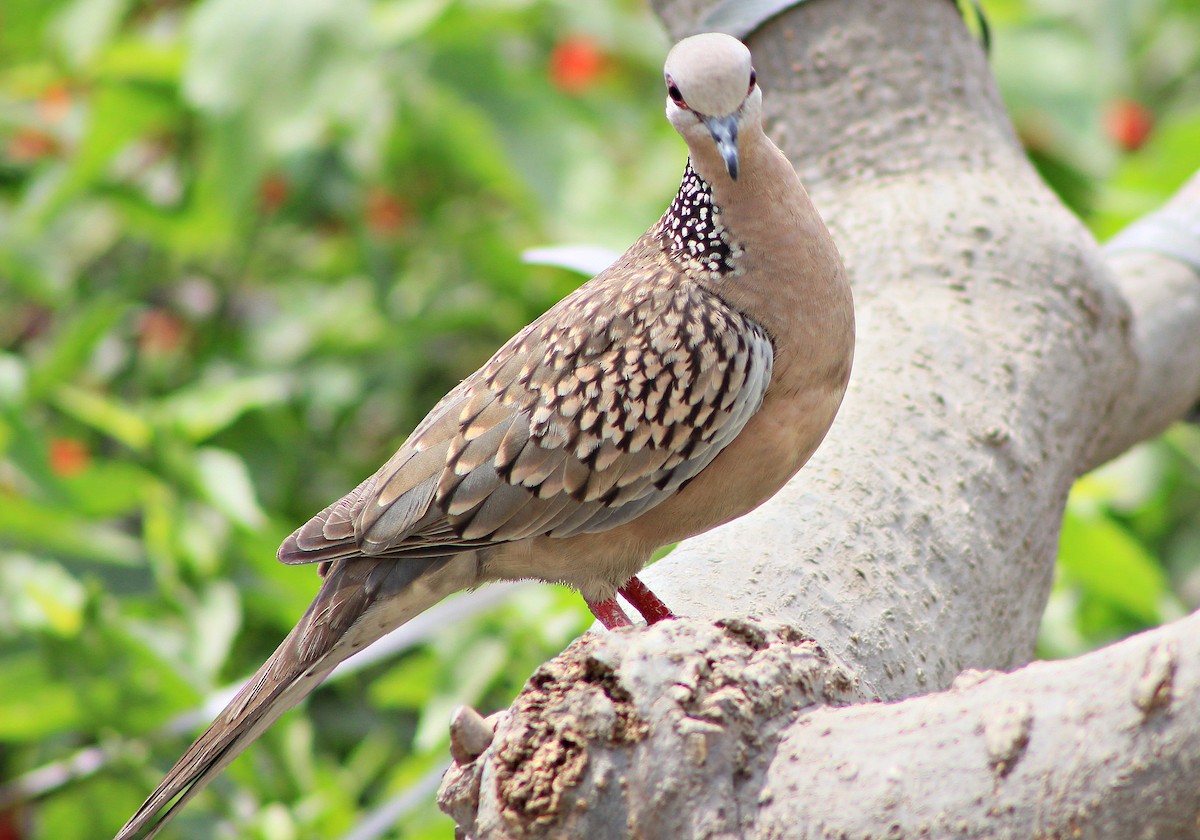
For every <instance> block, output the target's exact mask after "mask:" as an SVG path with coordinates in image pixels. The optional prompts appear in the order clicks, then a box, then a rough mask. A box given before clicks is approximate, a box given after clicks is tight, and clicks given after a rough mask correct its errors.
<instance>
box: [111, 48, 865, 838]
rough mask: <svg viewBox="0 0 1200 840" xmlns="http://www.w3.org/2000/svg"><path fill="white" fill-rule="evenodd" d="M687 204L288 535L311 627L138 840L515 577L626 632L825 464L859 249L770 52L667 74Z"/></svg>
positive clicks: (680, 60)
mask: <svg viewBox="0 0 1200 840" xmlns="http://www.w3.org/2000/svg"><path fill="white" fill-rule="evenodd" d="M665 73H666V81H667V90H668V94H669V100H668V103H667V116H668V118H669V119H670V121H671V123H672V124H673V125H674V126H675V127H676V129H677V130H678V131H679V133H680V134H681V135H682V136H683V138H684V139H685V140H686V141H687V144H688V150H689V152H690V161H689V164H688V167H687V169H686V171H685V173H684V178H683V182H682V184H681V186H680V190H679V193H678V194H677V196H676V198H675V200H674V201H673V202H672V204H671V207H670V208H669V209H668V211H667V212H666V214H664V216H663V217H662V219H660V220H659V222H658V223H657V224H656V225H655V226H654V227H652V228H651V229H650V230H649V231H648V232H647V233H646V234H645V235H644V236H642V237H641V238H640V239H639V240H638V241H637V242H636V243H634V244H633V246H632V247H630V249H629V250H628V251H627V252H626V253H625V254H624V255H623V256H622V257H621V259H620V260H618V261H617V262H616V263H615V264H613V265H612V266H611V267H610V268H608V269H606V270H605V271H604V272H602V273H601V274H600V275H598V276H597V277H595V278H594V279H592V280H591V281H589V282H588V283H586V284H584V285H583V286H582V287H580V288H579V289H578V290H577V291H576V292H574V293H573V294H571V295H569V296H568V297H566V298H565V299H563V300H562V301H561V302H559V303H558V304H557V305H556V306H554V307H553V308H552V309H550V310H549V311H548V312H547V313H546V314H545V315H543V316H542V317H541V318H539V319H538V320H537V321H535V322H534V323H532V324H530V325H529V326H528V327H526V328H525V329H524V330H522V331H521V332H520V333H518V334H517V335H516V336H515V337H513V338H512V339H511V340H510V341H509V342H508V343H507V344H505V345H504V346H503V347H502V348H500V350H499V351H498V352H497V353H496V355H495V356H493V357H492V358H491V359H490V360H489V361H488V362H487V364H485V365H484V366H483V367H482V368H481V369H480V370H479V371H477V372H476V373H474V374H473V375H471V376H470V377H468V378H467V379H466V380H464V381H463V382H462V383H461V384H460V385H459V386H458V387H457V388H455V389H454V390H453V391H451V392H450V393H449V394H447V395H446V397H445V398H443V399H442V401H441V402H439V403H438V405H437V406H435V407H434V409H433V410H432V411H431V412H430V413H429V415H428V416H427V417H426V418H425V420H424V421H422V422H421V424H420V425H419V426H418V427H417V428H416V430H415V431H414V432H413V433H412V435H411V436H410V437H409V439H408V440H407V441H406V442H405V444H404V445H403V446H401V447H400V449H399V451H398V452H396V454H395V455H393V456H392V458H391V459H390V460H389V461H388V462H387V463H386V464H384V465H383V467H382V468H380V470H379V471H378V472H376V473H375V475H373V476H371V477H370V478H368V479H367V480H366V481H364V482H363V483H362V484H360V485H359V486H358V487H356V488H355V489H354V490H353V491H351V492H350V493H349V494H347V495H346V496H345V497H343V498H342V499H339V500H338V501H337V502H335V503H334V504H332V505H330V506H329V507H328V508H326V509H325V510H324V511H322V512H321V513H320V514H318V515H317V516H315V517H314V518H313V519H312V520H311V521H309V522H308V523H307V524H305V525H304V526H302V527H301V528H299V529H298V530H297V531H296V532H295V533H294V534H292V536H290V537H288V539H287V540H285V541H284V543H283V546H282V547H281V548H280V550H279V559H280V560H281V561H283V562H284V563H288V564H300V563H320V564H322V569H323V571H324V573H325V577H324V581H323V583H322V585H321V588H320V591H319V592H318V594H317V596H316V599H315V600H314V602H313V604H312V605H311V606H310V607H309V609H308V611H307V612H306V613H305V615H304V616H303V617H302V618H301V619H300V622H299V623H298V624H297V626H296V628H295V629H294V630H293V631H292V633H291V634H289V636H288V637H287V639H285V640H284V642H283V644H282V645H280V647H279V649H278V650H277V651H276V652H275V653H274V654H273V655H272V656H271V658H270V659H269V660H268V661H267V663H266V664H265V665H263V667H262V668H261V669H260V671H259V672H258V674H256V675H255V676H254V677H253V678H252V679H251V680H250V682H249V683H247V685H246V686H245V687H244V688H243V689H242V690H241V692H239V694H238V695H237V696H236V697H235V698H234V700H233V701H232V702H231V703H230V704H229V706H228V707H227V708H226V709H225V710H224V711H223V712H222V713H221V715H220V716H219V717H218V719H217V720H216V721H215V722H214V723H213V724H212V726H211V727H209V729H208V730H207V731H206V732H205V733H204V734H203V735H202V736H201V737H200V738H199V739H198V740H197V741H196V743H195V744H193V745H192V746H191V747H190V748H189V749H188V751H187V752H186V753H185V754H184V756H183V758H181V759H180V761H179V763H178V764H176V766H175V767H174V768H172V770H171V771H170V773H169V774H168V775H167V777H166V779H165V780H164V781H163V782H162V784H161V785H159V787H158V789H157V790H156V791H155V792H154V793H153V794H151V796H150V798H149V799H147V800H146V802H145V804H144V805H143V806H142V808H141V809H140V810H139V811H138V813H137V814H135V815H134V816H133V818H132V819H130V821H129V823H128V824H126V826H125V827H124V828H123V829H122V830H121V832H120V834H119V835H118V840H127V838H133V837H139V836H146V837H150V836H153V835H154V834H155V833H157V831H158V829H159V828H160V827H161V825H162V823H163V822H165V821H166V820H167V819H169V818H170V817H171V816H172V815H173V814H174V812H175V811H176V810H177V809H178V808H179V807H181V806H182V805H183V804H184V803H185V802H186V801H187V800H189V799H190V798H191V797H192V796H194V795H195V794H196V793H197V792H198V791H199V790H200V789H201V788H202V787H203V786H204V785H205V784H207V783H208V781H209V780H211V779H212V777H214V776H215V775H216V774H217V773H219V772H220V771H221V770H222V769H223V768H224V767H225V766H226V764H228V763H229V761H231V760H232V759H233V757H235V756H236V755H237V754H238V753H240V752H241V750H243V749H244V748H245V747H246V745H247V744H248V743H249V742H250V741H251V740H253V739H254V738H255V737H257V736H258V734H259V733H261V732H262V730H263V729H265V728H266V727H267V726H269V725H270V724H271V723H272V722H273V721H274V720H275V719H276V718H277V717H278V716H279V715H280V714H282V713H283V711H285V710H286V709H288V708H290V707H291V706H292V705H294V704H295V703H296V702H298V701H299V700H300V699H301V698H303V697H304V696H305V695H307V694H308V693H309V692H310V691H311V690H312V689H313V688H314V687H315V686H316V685H317V684H318V683H319V682H320V681H321V680H322V679H324V678H325V676H327V675H328V673H329V672H330V671H331V670H332V669H333V667H334V666H335V665H337V664H338V663H339V662H341V661H342V660H343V659H345V658H346V657H348V656H349V655H351V654H352V653H354V652H355V651H357V650H359V649H361V648H362V647H365V646H366V645H368V644H371V643H372V642H374V641H375V640H376V639H378V638H379V637H381V636H383V635H384V634H386V633H387V632H389V631H391V630H392V629H394V628H395V627H397V626H398V625H400V624H402V623H403V622H405V621H407V620H408V619H410V618H412V617H413V616H414V615H416V614H417V613H418V612H420V611H422V610H424V609H426V608H428V607H429V606H431V605H432V604H434V603H436V602H437V601H439V600H441V599H442V598H444V597H445V596H447V595H449V594H451V593H453V592H456V591H459V590H461V589H465V588H468V587H472V586H477V585H479V584H482V583H485V582H488V581H493V580H502V579H515V578H539V579H542V580H547V581H557V582H562V583H566V584H568V585H570V586H573V587H575V588H577V589H578V590H579V591H580V592H581V593H582V595H583V596H584V598H585V600H586V601H587V602H588V604H589V606H591V607H592V609H593V611H594V612H595V613H596V614H597V616H599V617H600V618H601V619H602V620H603V621H604V622H605V624H606V625H608V626H612V625H614V624H620V623H628V619H626V618H625V616H624V614H623V613H622V612H621V610H620V608H619V607H618V606H617V605H616V602H615V601H614V600H613V597H614V595H615V593H616V592H617V590H618V589H620V590H621V591H622V592H623V593H625V594H626V596H627V598H628V599H629V600H630V601H631V602H632V603H634V604H635V606H637V607H638V608H639V610H641V611H642V612H643V614H644V615H646V616H647V617H648V618H650V619H655V618H659V617H662V616H664V615H666V614H669V613H667V611H666V609H665V607H663V605H662V604H661V602H658V601H657V599H654V598H653V596H652V595H650V594H649V592H648V590H645V588H644V586H643V585H642V584H640V582H638V581H637V580H636V578H635V577H634V575H635V574H636V573H637V572H638V570H640V569H641V568H642V566H643V565H644V564H645V563H646V562H647V561H648V560H649V558H650V555H651V553H652V552H653V551H654V549H656V548H657V547H659V546H661V545H664V544H667V543H671V542H675V541H678V540H680V539H683V538H685V537H688V536H691V535H694V534H696V533H699V532H701V531H704V530H707V529H709V528H712V527H713V526H715V525H718V524H720V523H722V522H726V521H728V520H730V519H732V518H734V517H736V516H740V515H741V514H743V513H745V512H747V511H749V510H751V509H752V508H754V507H755V506H757V505H758V504H760V503H762V502H763V501H765V500H766V499H767V498H769V497H770V496H771V495H773V494H774V493H775V492H776V491H777V490H778V489H779V488H780V487H781V486H782V485H783V484H784V483H785V482H786V481H787V480H788V478H790V477H791V476H792V475H793V474H794V473H795V472H796V470H798V469H799V468H800V467H801V466H802V465H803V464H804V462H805V461H806V460H807V459H808V458H809V456H810V455H811V454H812V452H813V451H814V450H815V449H816V447H817V445H818V444H819V443H820V441H821V439H822V438H823V437H824V435H825V432H826V431H827V430H828V428H829V425H830V423H832V421H833V417H834V414H835V413H836V411H837V407H838V405H839V404H840V402H841V399H842V395H843V393H844V392H845V389H846V384H847V381H848V378H849V373H850V361H851V355H852V352H853V343H854V319H853V309H852V305H851V299H850V291H849V286H848V284H847V282H846V277H845V273H844V270H843V268H842V265H841V261H840V259H839V257H838V254H837V250H836V249H835V247H834V245H833V242H832V241H831V239H830V237H829V234H828V231H827V230H826V229H825V226H824V224H823V223H822V222H821V219H820V217H819V216H818V214H817V212H816V210H815V209H814V208H813V206H812V204H811V202H810V201H809V199H808V196H807V195H806V194H805V192H804V189H803V187H802V186H801V185H800V182H799V180H798V178H797V177H796V173H795V171H794V170H793V169H792V167H791V165H790V164H789V163H788V162H787V160H786V159H785V158H784V157H783V155H782V154H781V153H780V152H779V150H778V149H777V148H775V146H774V145H773V144H772V143H771V142H770V141H769V140H768V139H767V138H766V136H765V135H764V134H763V131H762V125H761V120H762V117H761V101H762V100H761V93H760V91H759V88H758V87H757V85H756V83H755V79H754V71H753V69H752V68H751V66H750V54H749V52H748V51H747V50H746V48H745V47H744V46H743V45H742V44H740V43H739V42H737V41H736V40H734V39H732V38H729V37H728V36H724V35H711V34H710V35H700V36H695V37H694V38H689V39H686V40H684V41H682V42H680V43H679V44H677V45H676V46H675V48H674V49H673V50H672V51H671V53H670V55H669V56H668V58H667V62H666V68H665Z"/></svg>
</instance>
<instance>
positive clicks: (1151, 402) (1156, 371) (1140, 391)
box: [1085, 172, 1200, 468]
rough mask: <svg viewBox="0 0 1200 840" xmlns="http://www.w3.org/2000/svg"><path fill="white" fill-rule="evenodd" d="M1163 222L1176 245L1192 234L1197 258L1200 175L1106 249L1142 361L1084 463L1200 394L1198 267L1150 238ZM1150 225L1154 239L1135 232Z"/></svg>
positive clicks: (1158, 427)
mask: <svg viewBox="0 0 1200 840" xmlns="http://www.w3.org/2000/svg"><path fill="white" fill-rule="evenodd" d="M1163 225H1165V226H1167V227H1168V228H1169V230H1170V233H1171V235H1172V237H1173V239H1174V241H1175V243H1179V244H1186V243H1184V242H1181V240H1184V239H1185V238H1190V245H1191V250H1192V251H1194V252H1195V253H1196V254H1197V255H1200V172H1197V173H1196V174H1195V175H1193V176H1192V178H1191V179H1190V180H1189V181H1188V182H1187V183H1186V184H1184V186H1183V187H1182V188H1181V189H1180V190H1179V192H1177V193H1176V194H1175V196H1174V197H1173V198H1172V199H1171V200H1170V201H1169V202H1168V203H1167V204H1166V205H1165V206H1164V207H1163V208H1162V209H1161V210H1159V211H1158V212H1157V213H1154V214H1152V215H1151V216H1149V217H1148V218H1146V219H1145V220H1142V221H1139V222H1135V223H1134V224H1133V225H1131V226H1130V227H1129V228H1127V229H1126V231H1123V232H1122V233H1121V234H1119V235H1118V236H1117V237H1116V238H1115V239H1114V240H1113V242H1112V243H1110V245H1109V246H1108V247H1106V248H1105V251H1106V253H1107V254H1108V263H1109V267H1110V268H1111V270H1112V275H1113V278H1114V279H1115V282H1116V285H1117V288H1118V289H1119V290H1120V292H1121V294H1122V295H1123V296H1124V298H1125V300H1126V301H1127V302H1128V304H1129V309H1130V312H1131V313H1132V316H1133V346H1134V351H1135V353H1136V354H1137V358H1138V362H1139V365H1138V376H1137V381H1136V383H1135V385H1134V387H1133V390H1132V392H1131V393H1129V394H1126V395H1125V399H1124V400H1122V401H1121V403H1120V404H1119V405H1118V408H1117V412H1118V413H1117V415H1116V416H1115V417H1113V419H1112V422H1111V424H1110V425H1109V427H1108V429H1107V430H1106V431H1107V434H1105V435H1104V436H1103V437H1102V439H1101V441H1100V443H1099V445H1098V446H1097V448H1096V451H1095V457H1094V458H1092V459H1091V460H1090V461H1089V462H1088V463H1087V464H1085V467H1087V468H1091V467H1095V466H1099V465H1100V464H1102V463H1104V462H1105V461H1107V460H1108V459H1110V458H1112V457H1114V456H1116V455H1119V454H1120V453H1122V452H1124V451H1125V450H1126V449H1128V448H1129V447H1130V446H1132V445H1133V444H1135V443H1137V442H1138V441H1140V440H1145V439H1146V438H1148V437H1151V436H1153V435H1156V434H1158V433H1159V432H1161V431H1162V430H1163V429H1165V428H1166V427H1167V426H1168V425H1170V424H1171V423H1173V422H1174V421H1176V420H1178V419H1179V418H1180V417H1182V416H1183V415H1184V413H1185V412H1187V411H1189V410H1190V409H1192V408H1193V407H1194V406H1195V405H1196V396H1197V394H1200V330H1198V329H1196V325H1197V324H1200V265H1196V264H1192V265H1189V264H1187V263H1186V262H1183V261H1181V260H1180V259H1177V258H1175V257H1173V256H1169V255H1167V254H1164V253H1162V252H1161V251H1159V250H1156V249H1155V246H1154V243H1153V242H1152V241H1150V239H1151V237H1152V236H1153V231H1154V230H1155V229H1156V228H1159V227H1160V226H1163ZM1147 227H1148V228H1149V233H1150V236H1138V235H1136V233H1135V231H1138V230H1144V229H1145V228H1147ZM1130 234H1134V235H1133V236H1131V235H1130ZM1139 242H1140V243H1141V244H1140V245H1139ZM1173 244H1174V243H1173Z"/></svg>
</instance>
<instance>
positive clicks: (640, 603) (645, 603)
mask: <svg viewBox="0 0 1200 840" xmlns="http://www.w3.org/2000/svg"><path fill="white" fill-rule="evenodd" d="M617 591H618V592H620V593H621V594H622V595H623V596H625V600H626V601H628V602H629V603H630V604H631V605H632V606H633V608H634V609H636V610H637V611H638V612H640V613H641V614H642V618H644V619H646V623H647V624H654V623H655V622H658V621H662V620H663V619H664V618H674V617H675V613H673V612H671V608H670V607H668V606H667V605H666V604H664V603H663V602H662V601H661V600H660V599H659V597H658V596H657V595H655V594H654V593H653V592H651V591H650V587H648V586H646V584H644V583H642V581H641V580H640V579H639V578H638V576H637V575H634V576H633V577H631V578H630V579H629V582H628V583H626V584H625V585H624V586H622V587H621V588H620V589H618V590H617Z"/></svg>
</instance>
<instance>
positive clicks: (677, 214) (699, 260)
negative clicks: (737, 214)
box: [654, 160, 742, 280]
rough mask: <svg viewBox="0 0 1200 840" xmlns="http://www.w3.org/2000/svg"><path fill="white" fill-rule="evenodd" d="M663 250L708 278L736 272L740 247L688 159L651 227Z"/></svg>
mask: <svg viewBox="0 0 1200 840" xmlns="http://www.w3.org/2000/svg"><path fill="white" fill-rule="evenodd" d="M654 235H655V237H656V238H657V239H658V241H659V244H661V245H662V249H663V250H664V251H666V252H667V254H668V255H669V256H670V257H672V258H673V259H674V260H675V261H677V262H678V263H679V264H680V265H681V266H682V267H683V268H684V269H685V270H686V271H689V272H691V273H694V274H697V275H700V276H701V277H703V278H704V279H707V280H721V279H723V278H725V277H727V276H729V275H732V274H736V273H739V272H738V266H737V260H738V258H739V257H740V256H741V255H742V248H741V246H740V245H738V243H737V242H735V241H734V239H733V237H731V236H730V234H729V230H728V228H726V227H725V226H724V225H722V224H721V208H719V207H717V206H716V205H715V204H713V200H712V188H711V187H710V186H709V184H708V182H707V181H705V180H704V179H703V178H701V177H700V175H699V174H698V173H697V172H696V170H695V169H693V168H692V162H691V160H688V164H687V168H686V169H685V170H684V171H683V182H682V183H681V184H680V185H679V192H678V193H676V195H675V200H674V201H672V202H671V206H670V207H669V208H667V212H666V213H665V214H664V215H663V217H662V218H661V219H660V220H659V222H658V224H657V225H656V226H655V228H654Z"/></svg>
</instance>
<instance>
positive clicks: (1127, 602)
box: [1058, 508, 1170, 626]
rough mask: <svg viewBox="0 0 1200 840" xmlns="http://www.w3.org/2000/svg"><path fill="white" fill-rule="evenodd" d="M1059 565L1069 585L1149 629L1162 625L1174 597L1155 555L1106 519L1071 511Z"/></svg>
mask: <svg viewBox="0 0 1200 840" xmlns="http://www.w3.org/2000/svg"><path fill="white" fill-rule="evenodd" d="M1058 562H1059V565H1060V566H1061V568H1062V571H1063V574H1064V575H1065V576H1066V579H1067V580H1069V581H1073V582H1075V583H1077V584H1078V585H1080V586H1082V587H1083V588H1084V589H1085V590H1086V591H1087V592H1089V593H1091V594H1093V595H1095V596H1096V597H1098V598H1101V599H1103V600H1105V601H1108V602H1109V603H1111V604H1113V605H1115V606H1117V607H1119V608H1121V609H1122V610H1124V611H1126V612H1128V613H1129V614H1130V615H1132V616H1134V617H1136V618H1137V619H1138V620H1140V621H1142V622H1144V623H1145V624H1146V625H1147V626H1152V625H1154V624H1157V623H1158V622H1159V621H1160V620H1161V617H1162V614H1161V609H1162V606H1163V603H1164V601H1165V600H1166V599H1168V598H1169V597H1170V588H1169V586H1168V583H1167V579H1166V575H1164V574H1163V571H1162V568H1161V567H1160V566H1159V565H1158V564H1157V563H1156V562H1155V560H1154V557H1153V556H1152V555H1150V554H1149V553H1148V552H1147V551H1146V550H1145V549H1144V548H1143V547H1142V546H1141V545H1139V544H1138V542H1137V541H1136V540H1135V539H1133V538H1132V537H1131V536H1130V535H1129V534H1128V533H1126V532H1125V531H1124V530H1123V529H1122V528H1121V527H1120V526H1118V525H1117V524H1116V523H1114V522H1112V521H1111V520H1110V519H1108V518H1107V517H1105V516H1103V515H1100V514H1093V515H1086V514H1081V513H1079V512H1078V511H1076V510H1073V509H1071V508H1068V509H1067V514H1066V517H1065V518H1064V520H1063V528H1062V535H1061V537H1060V542H1059V553H1058Z"/></svg>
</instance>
